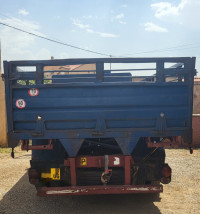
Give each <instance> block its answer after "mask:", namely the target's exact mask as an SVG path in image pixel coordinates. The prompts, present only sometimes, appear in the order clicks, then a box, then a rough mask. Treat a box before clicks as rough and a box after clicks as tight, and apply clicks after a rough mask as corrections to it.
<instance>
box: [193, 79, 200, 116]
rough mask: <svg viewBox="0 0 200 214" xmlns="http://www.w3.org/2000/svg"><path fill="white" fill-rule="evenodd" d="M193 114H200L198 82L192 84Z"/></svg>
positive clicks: (199, 83) (199, 88)
mask: <svg viewBox="0 0 200 214" xmlns="http://www.w3.org/2000/svg"><path fill="white" fill-rule="evenodd" d="M193 114H200V82H194V93H193Z"/></svg>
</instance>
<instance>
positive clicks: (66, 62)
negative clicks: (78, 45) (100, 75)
mask: <svg viewBox="0 0 200 214" xmlns="http://www.w3.org/2000/svg"><path fill="white" fill-rule="evenodd" d="M191 59H192V58H191V57H165V58H158V57H157V58H88V59H87V58H77V59H60V60H24V61H11V62H12V63H13V64H15V65H18V66H35V65H37V64H38V63H39V64H42V65H43V66H52V65H61V66H62V65H78V64H79V65H80V64H93V63H97V62H104V63H151V62H152V63H153V62H158V61H165V62H169V63H170V62H175V63H181V62H183V63H184V62H185V61H187V60H191Z"/></svg>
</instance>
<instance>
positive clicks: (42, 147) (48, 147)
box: [21, 139, 53, 152]
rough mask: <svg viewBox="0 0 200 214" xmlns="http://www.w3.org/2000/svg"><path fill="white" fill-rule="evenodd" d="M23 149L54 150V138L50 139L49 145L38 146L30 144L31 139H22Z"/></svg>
mask: <svg viewBox="0 0 200 214" xmlns="http://www.w3.org/2000/svg"><path fill="white" fill-rule="evenodd" d="M21 149H22V150H26V151H27V152H28V150H52V149H53V143H52V140H51V139H50V140H49V143H48V144H47V145H36V146H29V141H28V140H23V141H22V146H21Z"/></svg>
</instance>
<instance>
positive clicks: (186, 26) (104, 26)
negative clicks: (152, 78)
mask: <svg viewBox="0 0 200 214" xmlns="http://www.w3.org/2000/svg"><path fill="white" fill-rule="evenodd" d="M0 5H1V6H0V23H1V22H2V23H5V24H8V25H11V26H13V27H17V28H20V29H22V30H26V31H29V32H31V33H34V34H37V35H40V36H43V37H47V38H50V39H53V40H57V41H60V42H64V43H67V44H70V45H73V46H77V47H80V48H83V49H86V50H92V51H95V52H99V53H102V54H105V56H103V55H98V54H94V53H90V52H86V51H81V50H78V49H75V48H71V47H69V46H64V45H60V44H56V43H53V42H50V41H47V40H44V39H41V38H37V37H34V36H32V35H30V34H25V33H23V32H20V31H17V30H14V29H11V28H8V27H6V26H4V25H1V24H0V40H1V51H2V59H3V60H8V61H9V60H32V59H36V60H39V59H50V58H51V56H54V58H56V59H63V58H85V57H108V56H109V55H112V57H190V56H195V57H197V64H196V69H197V71H199V73H200V24H199V20H200V0H173V1H172V0H168V1H165V0H163V1H162V0H95V1H94V0H73V1H71V0H51V1H49V0H48V1H47V0H40V1H39V0H34V1H27V0H6V1H5V0H0ZM198 75H199V74H198Z"/></svg>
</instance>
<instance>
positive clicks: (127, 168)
mask: <svg viewBox="0 0 200 214" xmlns="http://www.w3.org/2000/svg"><path fill="white" fill-rule="evenodd" d="M131 159H132V157H131V156H125V170H124V172H125V185H130V184H131Z"/></svg>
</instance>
